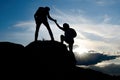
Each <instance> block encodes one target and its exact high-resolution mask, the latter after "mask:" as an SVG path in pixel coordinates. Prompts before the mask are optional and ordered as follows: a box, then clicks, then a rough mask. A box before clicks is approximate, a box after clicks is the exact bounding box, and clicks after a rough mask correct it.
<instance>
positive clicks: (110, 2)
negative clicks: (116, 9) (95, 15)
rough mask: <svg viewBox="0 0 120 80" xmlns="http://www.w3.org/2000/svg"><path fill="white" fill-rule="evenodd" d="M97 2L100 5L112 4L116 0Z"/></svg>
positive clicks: (97, 0)
mask: <svg viewBox="0 0 120 80" xmlns="http://www.w3.org/2000/svg"><path fill="white" fill-rule="evenodd" d="M95 3H96V4H97V5H99V6H106V5H112V4H114V3H115V0H109V1H108V0H95Z"/></svg>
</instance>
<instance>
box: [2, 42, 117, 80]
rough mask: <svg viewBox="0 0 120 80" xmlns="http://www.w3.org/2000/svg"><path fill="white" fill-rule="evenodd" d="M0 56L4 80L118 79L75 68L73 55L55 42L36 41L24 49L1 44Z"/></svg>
mask: <svg viewBox="0 0 120 80" xmlns="http://www.w3.org/2000/svg"><path fill="white" fill-rule="evenodd" d="M0 55H1V56H2V58H1V73H2V75H1V76H2V77H3V78H4V79H8V78H9V79H33V80H35V79H40V80H46V79H50V80H69V79H70V80H77V79H78V80H83V79H84V80H119V79H118V78H119V77H118V78H117V79H116V78H115V77H113V76H110V75H107V74H103V73H101V72H98V71H94V70H91V69H83V68H79V67H77V66H76V59H75V57H74V54H73V53H71V52H69V51H68V50H67V47H66V45H64V44H61V43H60V42H57V41H37V42H31V43H29V44H28V45H27V46H22V45H20V44H15V43H10V42H0Z"/></svg>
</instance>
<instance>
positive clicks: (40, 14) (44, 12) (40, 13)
mask: <svg viewBox="0 0 120 80" xmlns="http://www.w3.org/2000/svg"><path fill="white" fill-rule="evenodd" d="M47 13H48V12H47V10H46V9H45V8H44V7H39V9H38V11H37V15H38V17H46V15H47Z"/></svg>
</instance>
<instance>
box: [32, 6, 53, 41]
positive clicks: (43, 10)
mask: <svg viewBox="0 0 120 80" xmlns="http://www.w3.org/2000/svg"><path fill="white" fill-rule="evenodd" d="M49 11H50V8H49V7H39V8H38V10H37V11H36V13H35V14H34V19H35V22H36V31H35V41H37V39H38V32H39V28H40V26H41V24H42V23H43V24H44V25H45V26H46V28H47V30H48V32H49V35H50V37H51V40H53V41H54V37H53V33H52V31H51V29H50V26H49V23H48V18H49V19H50V20H52V21H55V19H53V18H52V17H51V16H50V14H49Z"/></svg>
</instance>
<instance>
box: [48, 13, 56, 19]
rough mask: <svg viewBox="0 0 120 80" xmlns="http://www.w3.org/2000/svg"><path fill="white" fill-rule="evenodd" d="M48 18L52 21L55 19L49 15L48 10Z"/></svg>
mask: <svg viewBox="0 0 120 80" xmlns="http://www.w3.org/2000/svg"><path fill="white" fill-rule="evenodd" d="M48 18H49V19H50V20H52V21H55V19H53V18H52V17H51V16H50V14H49V12H48Z"/></svg>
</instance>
